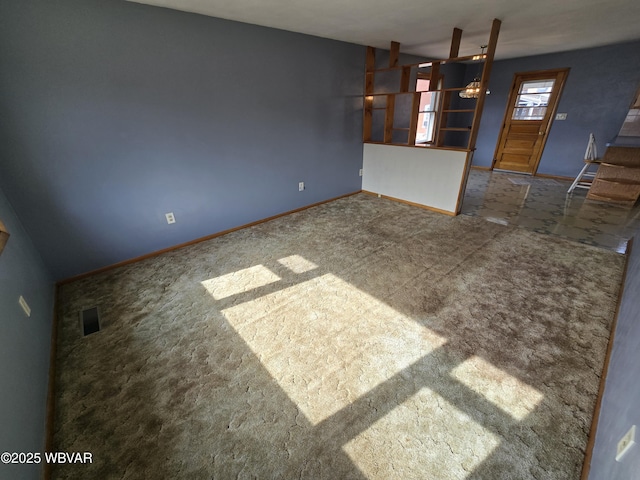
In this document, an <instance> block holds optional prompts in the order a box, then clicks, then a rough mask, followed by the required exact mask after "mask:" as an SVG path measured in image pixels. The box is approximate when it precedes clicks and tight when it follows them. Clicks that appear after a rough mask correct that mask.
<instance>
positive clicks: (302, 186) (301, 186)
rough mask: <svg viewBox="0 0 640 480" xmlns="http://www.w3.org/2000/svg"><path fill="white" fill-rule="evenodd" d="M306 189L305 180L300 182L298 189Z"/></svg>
mask: <svg viewBox="0 0 640 480" xmlns="http://www.w3.org/2000/svg"><path fill="white" fill-rule="evenodd" d="M303 190H304V182H300V183H298V191H299V192H301V191H303Z"/></svg>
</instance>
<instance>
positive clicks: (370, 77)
mask: <svg viewBox="0 0 640 480" xmlns="http://www.w3.org/2000/svg"><path fill="white" fill-rule="evenodd" d="M375 69H376V49H375V48H373V47H367V59H366V62H365V74H364V95H365V97H364V106H363V110H364V118H363V122H362V141H364V142H369V141H371V129H372V124H373V91H374V81H375Z"/></svg>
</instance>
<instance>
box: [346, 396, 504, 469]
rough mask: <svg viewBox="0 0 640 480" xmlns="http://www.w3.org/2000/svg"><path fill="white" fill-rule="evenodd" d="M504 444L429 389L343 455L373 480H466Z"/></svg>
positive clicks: (358, 439)
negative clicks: (391, 479) (389, 479)
mask: <svg viewBox="0 0 640 480" xmlns="http://www.w3.org/2000/svg"><path fill="white" fill-rule="evenodd" d="M499 444H500V438H499V437H498V436H497V435H495V434H494V433H492V432H491V431H489V430H488V429H486V428H484V427H483V426H482V425H480V424H478V423H477V422H475V421H474V420H473V419H472V418H470V417H469V416H468V415H466V414H465V413H463V412H461V411H460V410H458V409H457V408H456V407H455V406H453V405H452V404H451V403H449V402H448V401H447V400H445V399H444V398H443V397H442V396H440V395H439V394H437V393H436V392H434V391H432V390H430V389H429V388H426V387H425V388H422V389H421V390H419V391H418V392H417V393H416V394H415V395H413V396H411V397H410V398H408V399H407V400H406V401H404V402H403V403H402V404H400V405H398V406H397V407H396V408H394V409H393V410H392V411H390V412H389V413H387V414H386V415H385V416H384V417H382V418H380V419H379V420H377V421H376V422H375V423H373V424H372V425H371V426H370V427H369V428H368V429H366V430H365V431H363V432H362V433H360V434H359V435H358V436H357V437H355V438H353V439H352V440H350V441H349V442H348V443H347V444H346V445H345V446H344V447H343V450H344V451H345V452H346V453H347V455H349V458H351V460H352V461H353V462H354V463H355V464H356V465H357V466H358V468H360V469H361V470H362V471H363V472H364V474H365V475H366V476H367V478H370V479H376V478H380V479H382V478H460V479H461V478H466V477H468V476H469V475H470V474H471V472H473V471H474V469H475V468H477V467H478V466H479V465H480V464H481V463H482V462H483V461H484V460H485V459H486V458H488V457H489V455H490V454H491V452H492V451H493V450H494V449H495V448H496V447H497V446H498V445H499Z"/></svg>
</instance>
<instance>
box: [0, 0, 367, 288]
mask: <svg viewBox="0 0 640 480" xmlns="http://www.w3.org/2000/svg"><path fill="white" fill-rule="evenodd" d="M364 60H365V48H364V47H361V46H356V45H352V44H346V43H342V42H336V41H330V40H325V39H320V38H317V37H311V36H306V35H300V34H294V33H289V32H284V31H280V30H274V29H267V28H263V27H257V26H252V25H247V24H242V23H236V22H230V21H225V20H219V19H214V18H209V17H204V16H199V15H194V14H188V13H183V12H177V11H172V10H167V9H162V8H156V7H150V6H146V5H140V4H134V3H129V2H124V1H119V0H106V1H105V0H56V1H55V2H52V1H50V0H10V1H3V2H1V3H0V111H2V116H3V121H2V123H1V124H0V159H1V160H0V187H1V188H3V189H4V191H5V194H6V195H7V197H8V198H9V199H10V200H11V202H12V204H13V205H14V208H15V209H16V212H17V213H18V215H19V217H20V218H21V219H22V221H23V222H24V225H25V228H26V229H27V231H28V232H29V233H30V235H31V237H32V238H33V241H34V242H35V244H36V247H37V248H38V250H39V251H40V252H41V254H42V256H43V259H44V261H45V263H46V265H47V266H48V267H49V269H50V270H51V272H52V274H53V275H54V277H55V278H56V279H62V278H67V277H69V276H72V275H76V274H80V273H83V272H86V271H90V270H93V269H96V268H99V267H103V266H105V265H110V264H113V263H115V262H119V261H122V260H126V259H129V258H132V257H136V256H139V255H143V254H146V253H149V252H153V251H156V250H158V249H162V248H165V247H170V246H173V245H176V244H179V243H182V242H186V241H189V240H192V239H195V238H198V237H201V236H205V235H208V234H211V233H215V232H219V231H222V230H225V229H228V228H232V227H235V226H238V225H243V224H246V223H248V222H252V221H255V220H259V219H262V218H265V217H268V216H271V215H275V214H278V213H281V212H285V211H289V210H292V209H295V208H298V207H302V206H305V205H308V204H311V203H314V202H318V201H322V200H326V199H329V198H332V197H336V196H339V195H342V194H346V193H350V192H354V191H358V190H360V188H361V181H360V177H359V176H358V170H359V169H360V168H361V165H362V142H361V138H362V97H361V95H362V88H363V70H364ZM299 181H304V182H305V183H306V186H307V189H306V190H305V191H304V192H301V193H299V192H298V182H299ZM170 211H171V212H174V213H175V215H176V219H177V223H176V224H174V225H167V223H166V221H165V218H164V214H165V213H166V212H170Z"/></svg>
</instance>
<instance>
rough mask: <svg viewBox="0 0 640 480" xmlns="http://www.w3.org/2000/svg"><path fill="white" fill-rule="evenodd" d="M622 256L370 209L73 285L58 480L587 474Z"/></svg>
mask: <svg viewBox="0 0 640 480" xmlns="http://www.w3.org/2000/svg"><path fill="white" fill-rule="evenodd" d="M623 263H624V258H623V257H622V256H621V255H618V254H616V253H613V252H609V251H605V250H600V249H597V248H594V247H590V246H586V245H580V244H576V243H571V242H569V241H566V240H562V239H558V238H553V237H550V236H544V235H539V234H536V233H532V232H528V231H526V230H523V229H520V228H514V227H505V226H502V225H498V224H494V223H490V222H487V221H485V220H482V219H477V218H470V217H465V216H459V217H455V218H451V217H447V216H444V215H439V214H435V213H431V212H428V211H425V210H422V209H419V208H416V207H411V206H407V205H404V204H399V203H395V202H391V201H388V200H384V199H378V198H376V197H372V196H368V195H365V194H358V195H355V196H351V197H347V198H343V199H340V200H337V201H334V202H331V203H328V204H325V205H321V206H318V207H315V208H312V209H308V210H305V211H303V212H299V213H296V214H292V215H289V216H286V217H283V218H280V219H277V220H273V221H270V222H267V223H264V224H261V225H258V226H255V227H252V228H248V229H244V230H241V231H238V232H234V233H231V234H228V235H225V236H223V237H219V238H217V239H214V240H210V241H207V242H203V243H200V244H197V245H194V246H191V247H188V248H184V249H180V250H177V251H174V252H171V253H167V254H164V255H162V256H158V257H155V258H151V259H148V260H145V261H142V262H139V263H136V264H133V265H129V266H126V267H121V268H117V269H114V270H111V271H109V272H106V273H102V274H99V275H95V276H92V277H90V278H86V279H83V280H79V281H76V282H74V283H70V284H66V285H64V286H63V287H62V288H61V290H60V295H59V317H58V318H59V322H60V334H59V339H58V359H57V378H56V382H57V383H56V389H57V395H56V398H57V400H56V401H57V405H56V426H55V448H56V450H60V451H68V452H72V451H82V452H83V451H89V452H92V453H93V458H94V463H93V464H91V465H79V464H74V465H61V466H58V467H56V468H54V471H53V478H56V479H66V478H82V479H88V478H91V479H111V478H113V479H150V478H154V479H156V478H166V479H212V478H214V479H235V478H238V479H253V478H258V479H294V478H301V479H509V480H513V479H554V480H557V479H577V478H578V477H579V472H580V469H581V466H582V463H583V459H584V452H585V446H586V443H587V437H588V433H589V429H590V424H591V419H592V414H593V408H594V405H595V399H596V394H597V390H598V384H599V381H600V376H601V372H602V366H603V361H604V355H605V349H606V345H607V341H608V337H609V329H610V325H611V322H612V320H613V316H614V311H615V304H616V299H617V293H618V289H619V285H620V281H621V274H622V269H623ZM96 305H97V306H98V307H99V308H100V311H101V320H102V330H101V331H100V332H98V333H95V334H93V335H90V336H87V337H82V335H81V332H80V327H79V312H80V310H82V309H83V308H88V307H92V306H96Z"/></svg>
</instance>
